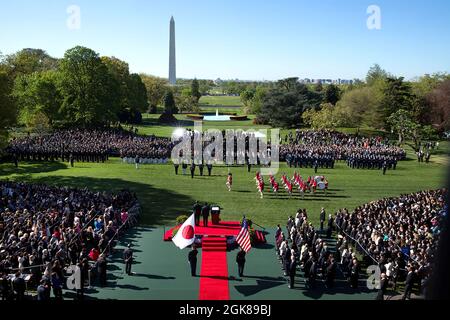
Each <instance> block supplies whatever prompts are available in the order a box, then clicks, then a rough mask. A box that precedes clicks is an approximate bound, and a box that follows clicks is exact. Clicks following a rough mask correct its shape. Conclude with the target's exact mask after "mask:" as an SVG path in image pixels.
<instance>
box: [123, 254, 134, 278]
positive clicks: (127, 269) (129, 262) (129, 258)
mask: <svg viewBox="0 0 450 320" xmlns="http://www.w3.org/2000/svg"><path fill="white" fill-rule="evenodd" d="M123 260H125V272H126V274H128V275H130V274H131V266H132V265H133V251H132V250H131V249H130V248H128V249H126V250H125V251H124V252H123Z"/></svg>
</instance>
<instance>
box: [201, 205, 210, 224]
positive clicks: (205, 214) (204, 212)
mask: <svg viewBox="0 0 450 320" xmlns="http://www.w3.org/2000/svg"><path fill="white" fill-rule="evenodd" d="M209 210H210V208H209V206H204V207H203V208H202V216H203V226H205V227H207V226H208V219H209Z"/></svg>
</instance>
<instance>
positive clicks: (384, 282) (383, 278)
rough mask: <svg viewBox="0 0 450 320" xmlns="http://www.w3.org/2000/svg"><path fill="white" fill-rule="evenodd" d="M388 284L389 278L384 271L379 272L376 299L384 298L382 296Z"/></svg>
mask: <svg viewBox="0 0 450 320" xmlns="http://www.w3.org/2000/svg"><path fill="white" fill-rule="evenodd" d="M388 286H389V280H388V278H387V276H386V274H385V273H382V274H381V280H380V289H379V290H378V293H377V297H376V300H384V296H385V295H386V290H387V288H388Z"/></svg>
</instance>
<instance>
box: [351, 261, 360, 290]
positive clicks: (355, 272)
mask: <svg viewBox="0 0 450 320" xmlns="http://www.w3.org/2000/svg"><path fill="white" fill-rule="evenodd" d="M358 281H359V263H358V260H356V259H353V266H352V269H351V271H350V286H351V287H352V288H353V289H357V288H358Z"/></svg>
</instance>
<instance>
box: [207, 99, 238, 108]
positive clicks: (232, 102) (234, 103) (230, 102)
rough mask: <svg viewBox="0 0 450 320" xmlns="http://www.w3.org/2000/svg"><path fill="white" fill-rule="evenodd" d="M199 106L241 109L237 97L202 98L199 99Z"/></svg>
mask: <svg viewBox="0 0 450 320" xmlns="http://www.w3.org/2000/svg"><path fill="white" fill-rule="evenodd" d="M200 105H204V106H206V105H210V106H223V107H242V102H241V97H239V96H237V97H232V96H203V97H201V99H200Z"/></svg>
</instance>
